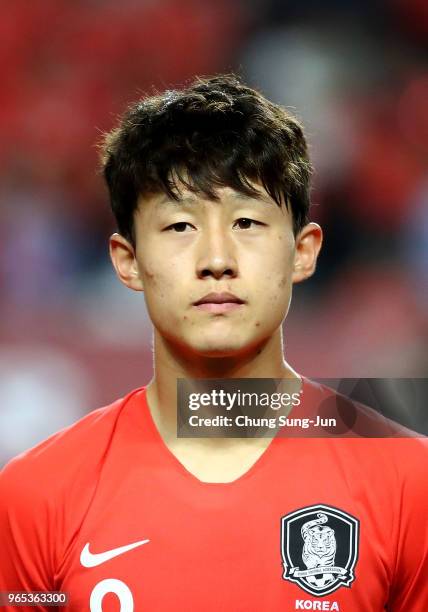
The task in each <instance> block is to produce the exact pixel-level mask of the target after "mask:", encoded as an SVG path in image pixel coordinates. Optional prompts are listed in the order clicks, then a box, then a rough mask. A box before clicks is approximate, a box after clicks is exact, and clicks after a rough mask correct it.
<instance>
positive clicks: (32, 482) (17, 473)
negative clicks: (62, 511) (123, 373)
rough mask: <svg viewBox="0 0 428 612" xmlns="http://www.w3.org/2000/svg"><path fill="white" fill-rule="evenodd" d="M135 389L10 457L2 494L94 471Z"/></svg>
mask: <svg viewBox="0 0 428 612" xmlns="http://www.w3.org/2000/svg"><path fill="white" fill-rule="evenodd" d="M139 391H141V389H135V390H133V391H131V392H130V393H128V394H127V395H126V396H125V397H122V398H119V399H117V400H116V401H114V402H113V403H111V404H109V405H107V406H103V407H101V408H98V409H96V410H93V411H91V412H89V413H88V414H87V415H85V416H84V417H83V418H81V419H79V420H78V421H76V422H75V423H73V424H72V425H70V426H68V427H66V428H64V429H61V430H60V431H58V432H56V433H55V434H52V435H51V436H49V437H48V438H46V439H45V440H43V441H42V442H40V443H38V444H37V445H36V446H33V447H32V448H30V449H29V450H27V451H25V452H23V453H21V454H19V455H17V456H16V457H14V458H13V459H12V460H10V461H9V462H8V463H7V464H6V465H5V466H4V468H3V469H2V470H1V471H0V497H1V496H2V494H5V492H6V491H5V490H8V489H19V492H20V494H22V493H23V490H24V487H23V485H24V483H25V485H26V487H27V488H29V489H31V488H34V487H36V486H37V488H38V489H40V485H41V483H44V485H45V487H43V488H47V487H46V485H47V483H49V489H50V490H52V489H53V488H55V486H56V485H60V484H61V482H64V481H66V480H67V477H72V476H73V475H74V474H76V473H78V472H79V471H80V470H83V469H84V470H86V471H88V470H90V468H91V465H92V464H96V463H97V462H98V460H99V458H100V457H102V456H103V454H104V453H105V449H106V447H107V446H108V444H109V441H110V439H111V437H112V435H113V433H114V430H115V427H116V424H117V421H118V419H119V418H120V415H121V413H122V411H123V409H124V407H125V406H126V405H127V403H128V402H129V400H130V399H131V397H132V396H133V395H135V394H136V393H138V392H139Z"/></svg>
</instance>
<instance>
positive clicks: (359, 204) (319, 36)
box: [0, 0, 428, 463]
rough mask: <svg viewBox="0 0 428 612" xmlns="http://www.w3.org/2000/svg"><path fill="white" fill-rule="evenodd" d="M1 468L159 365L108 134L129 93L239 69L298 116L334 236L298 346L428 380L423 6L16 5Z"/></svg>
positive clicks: (5, 101)
mask: <svg viewBox="0 0 428 612" xmlns="http://www.w3.org/2000/svg"><path fill="white" fill-rule="evenodd" d="M0 41H1V42H0V44H1V54H0V70H1V75H2V87H1V90H0V120H1V125H2V131H1V136H2V142H3V147H2V149H1V152H0V162H1V164H0V178H1V180H0V223H1V227H2V241H1V255H2V256H1V259H0V283H1V294H0V313H1V317H0V326H1V336H2V342H1V347H0V364H1V367H0V392H1V396H2V405H1V407H0V463H1V462H3V461H5V460H6V459H7V458H8V457H10V456H11V455H13V454H15V453H16V452H18V451H19V450H22V449H23V448H26V447H28V446H30V445H32V444H34V443H35V442H37V441H38V440H40V439H42V438H43V437H45V436H46V435H48V434H49V433H51V432H53V431H55V430H57V429H59V428H60V427H62V426H63V425H66V424H68V423H70V422H72V421H74V420H76V419H77V418H79V416H81V415H82V414H84V413H85V412H87V411H89V410H92V409H94V408H97V407H99V406H101V405H103V404H106V403H109V402H111V401H113V400H114V399H115V398H117V397H119V396H121V395H123V394H125V393H126V392H127V391H129V390H130V389H132V388H134V387H138V386H141V385H144V384H146V383H147V382H148V380H149V379H150V377H151V374H152V356H151V334H152V331H151V324H150V321H149V319H148V316H147V312H146V309H145V305H144V298H143V297H142V296H141V295H140V294H135V293H132V292H129V291H127V290H126V289H125V288H123V287H122V286H121V285H120V284H119V281H118V280H117V279H116V277H115V275H114V273H113V270H112V268H111V265H110V262H109V259H108V250H107V241H108V236H109V234H110V233H111V232H112V231H113V230H114V229H115V227H114V223H113V218H112V215H111V213H110V210H109V206H108V200H107V194H106V191H105V188H104V186H103V183H102V180H101V177H100V176H99V174H98V171H97V163H98V162H97V151H96V143H97V142H98V141H99V139H100V135H101V133H102V132H103V131H104V130H106V129H109V128H111V127H112V125H113V124H114V123H115V121H116V118H117V115H118V114H119V113H121V112H122V111H123V110H124V108H125V106H126V104H127V103H128V102H130V101H131V100H134V99H136V98H137V97H139V96H140V95H142V94H143V93H145V92H151V91H153V87H154V88H156V89H160V90H162V89H164V88H171V87H173V86H174V85H180V84H181V83H183V82H184V81H186V80H188V79H191V78H192V77H193V76H194V75H196V74H205V75H207V74H213V73H217V72H225V71H226V72H229V71H237V72H239V73H240V74H242V75H243V76H244V77H245V79H246V80H247V81H248V82H249V83H250V84H251V85H255V86H257V87H259V88H261V89H262V90H263V91H264V93H265V94H266V95H267V96H268V97H270V98H272V99H273V100H275V101H276V102H279V103H282V104H284V105H286V106H289V107H291V108H293V109H294V110H295V112H296V113H297V114H298V115H299V116H300V117H301V118H302V119H303V122H304V124H305V126H306V129H307V134H308V138H309V141H310V143H311V151H312V156H313V161H314V163H315V166H316V176H315V181H314V190H313V201H314V207H313V214H312V217H313V219H314V220H317V221H318V222H320V223H321V224H322V225H323V227H324V229H325V234H326V241H325V246H324V249H323V253H322V256H321V258H320V262H319V266H318V270H317V274H316V277H314V278H313V279H311V280H310V281H309V282H307V283H306V284H305V285H302V286H298V287H296V289H295V294H294V301H293V305H292V308H291V312H290V315H289V317H288V319H287V321H286V323H285V326H284V329H285V347H286V356H287V359H288V360H289V361H290V362H291V363H292V364H293V366H294V367H295V368H296V369H297V370H298V371H300V372H301V373H303V374H305V375H307V376H318V377H322V376H324V377H341V376H346V377H352V376H355V377H363V376H366V377H376V376H381V377H423V376H426V374H427V365H428V364H427V362H428V359H427V352H426V348H425V347H426V338H427V318H426V312H427V303H428V296H427V284H428V283H427V276H428V273H427V269H428V266H427V263H428V261H427V259H428V258H427V235H428V207H427V200H428V164H427V159H428V53H427V52H428V42H427V41H428V13H427V5H426V3H425V2H423V1H421V0H412V1H404V0H383V1H382V0H377V1H375V2H369V1H368V0H363V1H359V2H357V1H356V0H348V1H345V2H344V1H340V2H339V1H338V0H326V1H325V2H323V3H319V2H315V1H314V0H309V1H307V2H305V3H294V2H287V1H283V0H264V1H263V2H262V1H261V0H247V1H246V2H244V1H243V0H242V1H236V2H233V3H230V2H226V0H217V2H215V3H212V2H208V1H201V0H198V1H197V0H145V1H137V0H122V2H120V3H117V2H112V1H108V0H103V1H102V2H101V1H96V0H79V1H75V2H73V3H70V2H66V0H43V1H42V2H38V3H28V2H26V1H25V0H5V1H4V2H3V4H2V19H1V20H0Z"/></svg>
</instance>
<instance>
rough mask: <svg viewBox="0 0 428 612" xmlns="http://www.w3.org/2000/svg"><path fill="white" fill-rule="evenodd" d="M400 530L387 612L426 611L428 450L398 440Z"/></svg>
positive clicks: (416, 442)
mask: <svg viewBox="0 0 428 612" xmlns="http://www.w3.org/2000/svg"><path fill="white" fill-rule="evenodd" d="M401 442H402V446H403V448H402V453H400V457H399V460H400V462H401V466H402V467H403V468H404V472H403V473H404V474H405V475H404V476H403V484H402V488H401V491H400V493H399V492H398V491H397V494H400V496H401V497H400V507H401V510H400V515H401V516H400V529H399V539H398V546H397V558H396V567H395V576H394V582H393V585H392V589H391V598H390V604H389V607H388V608H387V610H388V611H390V612H421V611H422V610H428V477H427V475H428V446H427V444H426V442H427V440H422V439H419V440H402V441H401Z"/></svg>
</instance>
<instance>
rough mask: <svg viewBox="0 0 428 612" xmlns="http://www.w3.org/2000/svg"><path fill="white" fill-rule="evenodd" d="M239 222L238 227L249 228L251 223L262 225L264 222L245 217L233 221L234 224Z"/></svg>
mask: <svg viewBox="0 0 428 612" xmlns="http://www.w3.org/2000/svg"><path fill="white" fill-rule="evenodd" d="M236 223H239V226H240V229H249V228H250V227H251V224H252V223H254V224H256V225H264V223H260V221H255V220H254V219H248V218H247V217H241V218H240V219H237V220H236V221H235V224H236Z"/></svg>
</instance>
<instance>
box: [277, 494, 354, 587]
mask: <svg viewBox="0 0 428 612" xmlns="http://www.w3.org/2000/svg"><path fill="white" fill-rule="evenodd" d="M358 538H359V521H358V519H356V518H355V517H353V516H351V515H350V514H348V513H346V512H344V511H343V510H339V509H337V508H333V507H332V506H326V505H324V504H319V505H317V506H309V507H307V508H302V509H301V510H297V511H295V512H291V513H290V514H287V515H286V516H283V517H282V518H281V552H282V562H283V568H284V571H283V575H282V577H283V579H284V580H288V581H290V582H294V583H297V584H298V585H299V586H300V587H301V588H303V589H304V590H305V591H307V592H308V593H311V594H312V595H319V596H323V595H326V594H328V593H331V592H333V591H335V590H336V589H338V588H339V587H341V586H347V587H349V586H350V584H351V583H352V582H353V581H354V579H355V575H354V572H353V570H354V567H355V564H356V562H357V558H358Z"/></svg>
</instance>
